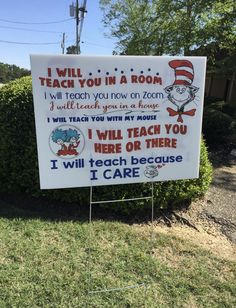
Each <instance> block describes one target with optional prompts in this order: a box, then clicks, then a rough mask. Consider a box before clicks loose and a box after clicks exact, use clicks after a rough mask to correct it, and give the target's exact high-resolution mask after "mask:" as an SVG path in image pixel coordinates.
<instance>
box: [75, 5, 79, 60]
mask: <svg viewBox="0 0 236 308" xmlns="http://www.w3.org/2000/svg"><path fill="white" fill-rule="evenodd" d="M75 19H76V52H77V55H78V54H80V45H79V21H80V20H79V0H76V7H75Z"/></svg>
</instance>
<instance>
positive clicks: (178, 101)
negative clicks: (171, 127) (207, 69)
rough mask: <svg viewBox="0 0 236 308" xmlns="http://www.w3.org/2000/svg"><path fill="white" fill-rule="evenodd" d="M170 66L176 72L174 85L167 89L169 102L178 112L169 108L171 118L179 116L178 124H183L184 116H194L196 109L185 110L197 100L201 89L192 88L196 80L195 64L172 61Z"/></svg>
mask: <svg viewBox="0 0 236 308" xmlns="http://www.w3.org/2000/svg"><path fill="white" fill-rule="evenodd" d="M169 66H170V67H171V68H173V69H174V70H175V81H174V83H173V85H170V86H167V87H166V88H165V91H166V93H167V94H168V96H167V98H168V100H169V101H170V102H171V103H172V104H174V105H175V106H176V108H177V110H174V109H172V108H169V107H168V108H167V109H166V110H167V111H168V113H169V116H170V117H174V116H178V118H177V122H180V123H183V117H182V116H183V115H187V116H194V115H195V112H196V109H190V110H187V111H186V110H185V106H186V105H188V104H189V103H190V102H191V101H193V100H194V99H195V93H196V92H197V91H198V90H199V88H197V87H195V86H192V82H193V79H194V69H193V64H192V63H191V62H190V61H188V60H172V61H170V62H169Z"/></svg>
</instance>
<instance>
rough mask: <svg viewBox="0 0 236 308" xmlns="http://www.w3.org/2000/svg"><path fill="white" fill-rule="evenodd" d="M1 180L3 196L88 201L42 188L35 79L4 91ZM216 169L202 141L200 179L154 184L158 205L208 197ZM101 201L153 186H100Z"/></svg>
mask: <svg viewBox="0 0 236 308" xmlns="http://www.w3.org/2000/svg"><path fill="white" fill-rule="evenodd" d="M0 141H1V146H0V161H1V164H0V177H1V185H0V192H1V193H27V194H29V195H31V196H37V197H42V196H44V197H47V198H49V199H53V200H60V201H64V202H77V203H82V202H83V203H84V202H86V203H87V202H88V199H89V189H88V188H75V189H58V190H43V191H40V189H39V178H38V166H37V150H36V136H35V123H34V113H33V97H32V87H31V78H29V77H23V78H21V79H18V80H16V81H13V82H11V83H9V84H7V85H5V86H4V87H2V88H1V90H0ZM211 174H212V168H211V164H210V163H209V160H208V154H207V149H206V147H205V145H204V143H203V142H202V145H201V164H200V177H199V179H193V180H179V181H168V182H158V183H155V184H154V189H155V202H156V204H158V206H160V207H166V206H167V205H173V204H180V203H181V202H183V201H185V200H190V199H194V198H197V197H199V196H201V195H202V194H204V192H205V191H206V190H207V188H208V186H209V184H210V181H211ZM94 192H95V195H96V197H97V199H99V200H101V199H105V200H106V199H112V198H115V199H117V198H119V199H120V198H126V197H127V198H130V197H132V196H134V197H137V196H142V195H150V184H132V185H119V186H117V185H115V186H109V187H106V186H104V187H100V186H99V187H96V188H95V189H94ZM148 204H150V202H149V203H148V202H139V203H130V204H126V203H125V204H124V203H123V204H120V205H119V206H118V205H117V204H116V205H115V208H116V209H118V210H120V211H121V210H122V211H127V212H130V211H132V209H136V208H137V206H138V207H139V208H142V207H147V206H148Z"/></svg>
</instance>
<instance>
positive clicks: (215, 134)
mask: <svg viewBox="0 0 236 308" xmlns="http://www.w3.org/2000/svg"><path fill="white" fill-rule="evenodd" d="M232 133H233V118H232V117H231V116H229V115H228V114H226V113H223V112H221V111H219V110H215V109H211V108H206V109H205V110H204V114H203V134H204V137H205V138H206V141H207V144H208V145H210V146H218V145H222V144H226V143H227V142H228V137H229V136H231V134H232Z"/></svg>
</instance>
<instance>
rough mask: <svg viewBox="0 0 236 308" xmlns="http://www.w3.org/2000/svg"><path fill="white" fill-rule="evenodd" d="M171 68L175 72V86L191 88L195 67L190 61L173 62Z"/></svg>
mask: <svg viewBox="0 0 236 308" xmlns="http://www.w3.org/2000/svg"><path fill="white" fill-rule="evenodd" d="M169 66H170V67H171V68H173V69H174V70H175V82H174V84H173V85H188V86H190V85H191V84H192V82H193V78H194V70H193V65H192V63H191V62H190V61H188V60H172V61H170V62H169Z"/></svg>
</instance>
